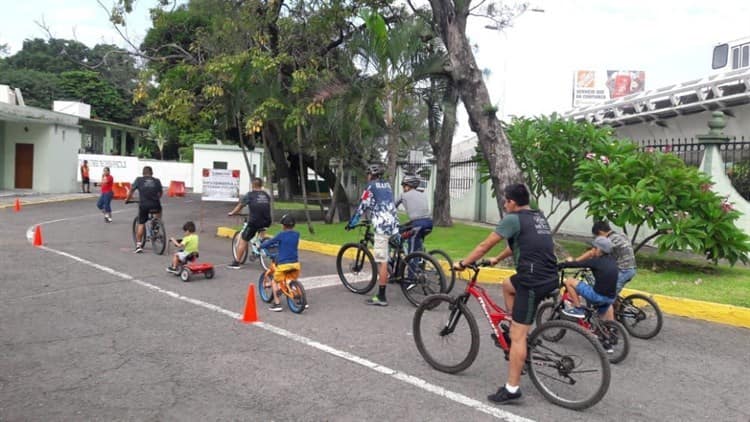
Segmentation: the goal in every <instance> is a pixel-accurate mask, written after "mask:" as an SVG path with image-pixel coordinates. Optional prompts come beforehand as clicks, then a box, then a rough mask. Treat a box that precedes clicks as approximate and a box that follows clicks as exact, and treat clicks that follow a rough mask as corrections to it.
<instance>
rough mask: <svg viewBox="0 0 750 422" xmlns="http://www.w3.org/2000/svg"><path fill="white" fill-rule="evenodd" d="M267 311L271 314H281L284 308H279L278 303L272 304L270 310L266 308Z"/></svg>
mask: <svg viewBox="0 0 750 422" xmlns="http://www.w3.org/2000/svg"><path fill="white" fill-rule="evenodd" d="M268 310H269V311H272V312H281V311H283V310H284V308H282V307H281V304H280V303H274V304H273V305H271V307H270V308H268Z"/></svg>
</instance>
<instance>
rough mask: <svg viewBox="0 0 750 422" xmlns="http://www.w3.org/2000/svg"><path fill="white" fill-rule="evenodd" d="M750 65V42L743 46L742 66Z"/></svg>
mask: <svg viewBox="0 0 750 422" xmlns="http://www.w3.org/2000/svg"><path fill="white" fill-rule="evenodd" d="M748 66H750V44H745V45H743V46H742V67H748Z"/></svg>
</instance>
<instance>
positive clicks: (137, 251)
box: [133, 245, 143, 253]
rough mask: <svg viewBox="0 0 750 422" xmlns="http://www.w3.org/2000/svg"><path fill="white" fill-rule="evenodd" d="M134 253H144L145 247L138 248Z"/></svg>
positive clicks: (139, 246)
mask: <svg viewBox="0 0 750 422" xmlns="http://www.w3.org/2000/svg"><path fill="white" fill-rule="evenodd" d="M133 253H143V246H141V245H138V246H136V247H135V250H134V251H133Z"/></svg>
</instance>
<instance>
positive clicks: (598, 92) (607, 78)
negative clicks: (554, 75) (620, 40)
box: [573, 70, 646, 107]
mask: <svg viewBox="0 0 750 422" xmlns="http://www.w3.org/2000/svg"><path fill="white" fill-rule="evenodd" d="M645 86H646V72H644V71H642V70H607V71H601V70H598V71H595V70H577V71H576V72H575V74H574V75H573V107H585V106H590V105H594V104H599V103H601V102H603V101H607V100H611V99H614V98H619V97H624V96H626V95H630V94H633V93H635V92H641V91H643V90H644V88H645Z"/></svg>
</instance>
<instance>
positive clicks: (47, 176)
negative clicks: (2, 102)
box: [2, 122, 81, 193]
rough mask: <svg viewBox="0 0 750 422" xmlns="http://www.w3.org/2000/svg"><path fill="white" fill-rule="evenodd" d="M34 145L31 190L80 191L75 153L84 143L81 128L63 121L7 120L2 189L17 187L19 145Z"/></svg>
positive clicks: (48, 191)
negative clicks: (62, 123) (44, 122)
mask: <svg viewBox="0 0 750 422" xmlns="http://www.w3.org/2000/svg"><path fill="white" fill-rule="evenodd" d="M17 143H18V144H33V145H34V169H33V179H32V182H31V183H32V189H33V190H34V191H37V192H45V193H65V192H75V191H77V190H78V185H77V183H76V172H77V171H78V170H77V167H76V155H77V153H78V148H79V147H80V145H81V134H80V131H79V130H78V128H76V127H70V126H64V125H61V124H32V123H12V122H6V123H5V142H4V149H3V151H2V152H3V154H2V155H3V160H4V166H3V171H4V174H3V178H2V180H3V188H5V189H13V188H14V187H15V171H16V163H15V161H16V144H17Z"/></svg>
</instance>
